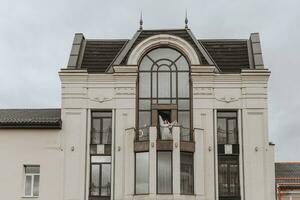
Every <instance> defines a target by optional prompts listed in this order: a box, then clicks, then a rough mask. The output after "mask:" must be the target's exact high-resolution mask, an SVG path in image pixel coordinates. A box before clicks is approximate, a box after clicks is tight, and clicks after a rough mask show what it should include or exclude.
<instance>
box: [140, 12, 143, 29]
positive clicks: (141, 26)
mask: <svg viewBox="0 0 300 200" xmlns="http://www.w3.org/2000/svg"><path fill="white" fill-rule="evenodd" d="M143 23H144V22H143V12H142V11H141V15H140V30H143Z"/></svg>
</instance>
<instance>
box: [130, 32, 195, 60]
mask: <svg viewBox="0 0 300 200" xmlns="http://www.w3.org/2000/svg"><path fill="white" fill-rule="evenodd" d="M161 45H168V46H170V47H174V48H175V49H177V50H179V51H181V52H182V53H183V54H184V55H185V56H186V57H187V59H188V61H189V62H190V65H200V61H199V57H198V55H197V53H196V51H195V50H194V48H193V47H192V46H191V45H190V44H189V43H188V42H187V41H185V40H183V39H181V38H180V37H177V36H174V35H168V34H159V35H155V36H152V37H149V38H147V39H145V40H143V41H142V42H140V43H139V44H138V45H137V46H136V47H135V48H134V49H133V50H132V52H131V53H130V56H129V58H128V61H127V65H138V63H139V60H140V58H142V57H143V55H144V54H145V53H146V52H148V51H149V50H151V49H153V48H155V47H159V46H161Z"/></svg>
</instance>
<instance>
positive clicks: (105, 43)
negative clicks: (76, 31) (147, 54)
mask: <svg viewBox="0 0 300 200" xmlns="http://www.w3.org/2000/svg"><path fill="white" fill-rule="evenodd" d="M157 34H170V35H175V36H178V37H180V38H182V39H184V40H186V41H187V42H189V43H190V44H191V45H192V46H193V48H194V49H195V51H196V52H197V54H198V56H199V57H200V59H201V61H202V64H203V65H208V62H207V60H206V59H205V58H204V56H203V55H202V53H201V52H200V50H199V48H198V47H197V45H196V44H195V42H194V40H193V38H192V37H191V36H190V35H189V33H188V32H187V30H186V29H174V30H143V31H142V32H141V33H140V34H139V35H138V37H137V38H136V40H135V42H134V43H133V45H132V46H131V48H130V50H129V52H128V53H127V54H126V56H125V57H124V59H123V60H122V62H121V64H125V63H126V61H127V59H128V56H129V55H130V53H131V51H132V50H133V49H134V47H135V46H136V45H138V44H139V43H140V42H141V41H142V40H144V39H146V38H148V37H151V36H153V35H157ZM128 41H129V40H87V41H86V46H85V49H84V54H83V60H82V64H81V68H82V69H88V71H89V72H100V73H102V72H105V71H106V69H107V68H108V67H109V66H110V64H111V63H112V62H113V61H114V59H115V58H116V56H117V55H118V54H119V52H120V51H121V50H122V49H123V48H124V46H125V45H126V43H127V42H128ZM198 42H199V43H200V45H201V44H202V45H203V47H204V48H205V49H206V50H207V52H208V53H209V54H210V56H211V57H212V59H213V60H214V62H215V63H216V64H217V65H218V67H219V68H220V69H221V71H222V72H225V73H226V72H235V73H236V72H240V71H241V69H247V68H249V66H250V64H249V56H248V47H247V40H223V39H220V40H198Z"/></svg>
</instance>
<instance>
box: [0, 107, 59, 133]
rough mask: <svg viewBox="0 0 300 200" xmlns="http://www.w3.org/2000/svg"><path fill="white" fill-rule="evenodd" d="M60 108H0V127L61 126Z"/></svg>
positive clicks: (55, 127) (57, 127)
mask: <svg viewBox="0 0 300 200" xmlns="http://www.w3.org/2000/svg"><path fill="white" fill-rule="evenodd" d="M61 124H62V122H61V110H60V109H0V128H7V129H9V128H37V129H38V128H53V129H60V128H61Z"/></svg>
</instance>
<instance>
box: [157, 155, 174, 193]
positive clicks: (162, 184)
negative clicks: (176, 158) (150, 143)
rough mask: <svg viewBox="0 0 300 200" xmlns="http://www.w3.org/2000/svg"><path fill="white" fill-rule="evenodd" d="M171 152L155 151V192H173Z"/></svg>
mask: <svg viewBox="0 0 300 200" xmlns="http://www.w3.org/2000/svg"><path fill="white" fill-rule="evenodd" d="M172 176H173V171H172V152H171V151H158V152H157V193H158V194H172V192H173V179H172Z"/></svg>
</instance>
